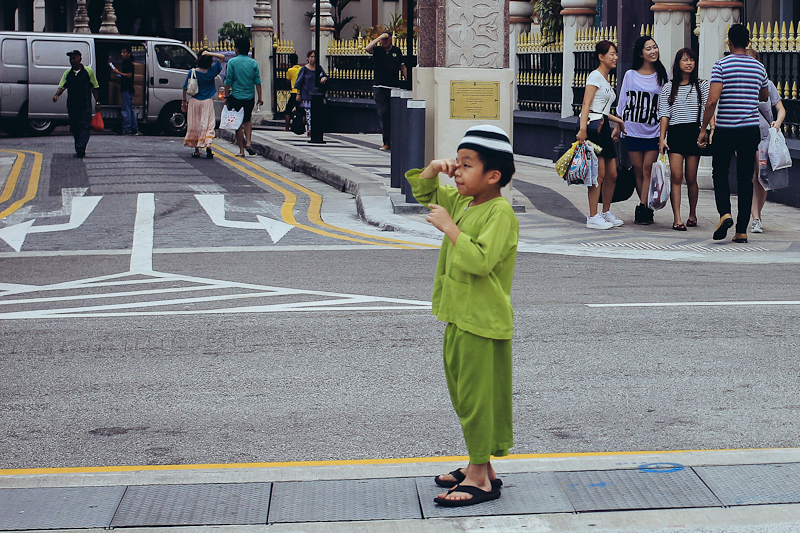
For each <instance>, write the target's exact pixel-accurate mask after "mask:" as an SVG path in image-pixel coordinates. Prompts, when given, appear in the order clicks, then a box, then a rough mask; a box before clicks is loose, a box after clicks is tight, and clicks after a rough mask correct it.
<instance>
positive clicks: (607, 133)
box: [578, 117, 617, 159]
mask: <svg viewBox="0 0 800 533" xmlns="http://www.w3.org/2000/svg"><path fill="white" fill-rule="evenodd" d="M602 120H603V125H602V126H600V131H599V132H598V131H597V126H598V124H599V123H600V120H599V119H598V120H591V121H589V124H588V125H587V127H586V136H587V138H588V139H589V140H590V141H592V143H594V144H596V145H597V146H599V147H600V148H602V149H603V151H602V152H600V155H599V156H598V157H602V158H604V159H614V158H615V157H617V150H616V149H615V148H614V141H612V140H611V126H610V125H609V122H611V121H610V120H608V117H604V118H603V119H602ZM578 126H579V127H580V117H578Z"/></svg>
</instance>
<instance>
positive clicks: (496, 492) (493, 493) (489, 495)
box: [433, 485, 500, 507]
mask: <svg viewBox="0 0 800 533" xmlns="http://www.w3.org/2000/svg"><path fill="white" fill-rule="evenodd" d="M453 492H463V493H465V494H471V495H472V498H469V499H467V500H448V499H446V498H440V497H438V496H437V497H436V498H434V499H433V501H434V502H435V503H438V504H439V505H441V506H442V507H465V506H467V505H476V504H479V503H483V502H488V501H491V500H496V499H497V498H499V497H500V489H492V490H490V491H489V492H486V491H485V490H481V489H479V488H478V487H472V486H470V485H464V486H463V487H462V486H461V485H456V486H455V487H453V488H452V489H450V490H448V491H447V494H451V493H453Z"/></svg>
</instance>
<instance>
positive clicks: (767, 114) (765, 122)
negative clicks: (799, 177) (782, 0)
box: [745, 48, 786, 233]
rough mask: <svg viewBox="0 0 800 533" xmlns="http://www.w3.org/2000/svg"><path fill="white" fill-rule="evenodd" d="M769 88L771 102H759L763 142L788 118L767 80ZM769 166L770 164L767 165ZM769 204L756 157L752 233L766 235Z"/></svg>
mask: <svg viewBox="0 0 800 533" xmlns="http://www.w3.org/2000/svg"><path fill="white" fill-rule="evenodd" d="M745 53H746V54H747V55H749V56H750V57H752V58H754V59H758V52H756V51H755V50H753V49H752V48H748V49H747V50H745ZM767 86H768V88H769V100H767V101H766V102H758V129H759V131H760V132H761V140H762V141H763V140H764V139H767V138H769V130H770V128H775V129H776V130H780V129H781V124H783V120H784V119H785V118H786V108H785V107H783V102H781V95H780V93H778V89H777V88H775V84H774V83H772V80H767ZM773 107H774V108H775V110H776V111H778V116H777V117H773V116H772V108H773ZM767 164H769V163H767ZM766 202H767V191H766V190H764V186H763V185H761V181H760V180H759V179H758V157H757V156H756V169H755V173H754V174H753V203H752V204H751V207H750V215H751V216H752V217H753V223H752V225H751V226H750V232H751V233H764V226H763V225H762V223H761V210H762V209H763V208H764V204H765V203H766Z"/></svg>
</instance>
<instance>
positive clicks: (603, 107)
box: [575, 41, 623, 229]
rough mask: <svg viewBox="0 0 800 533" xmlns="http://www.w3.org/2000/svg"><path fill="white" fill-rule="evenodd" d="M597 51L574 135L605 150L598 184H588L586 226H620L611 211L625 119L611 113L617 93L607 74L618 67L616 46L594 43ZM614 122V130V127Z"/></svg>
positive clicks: (587, 80) (597, 227)
mask: <svg viewBox="0 0 800 533" xmlns="http://www.w3.org/2000/svg"><path fill="white" fill-rule="evenodd" d="M594 50H595V54H596V55H597V59H598V61H599V62H600V64H599V65H598V67H597V69H595V70H593V71H592V72H591V73H590V74H589V76H588V77H587V78H586V89H585V92H584V93H583V106H582V107H581V115H580V119H579V126H578V134H577V135H576V136H575V138H576V139H577V140H578V141H580V142H583V141H585V140H587V139H588V140H589V141H591V142H592V143H593V144H596V145H597V146H599V147H600V148H602V149H603V151H602V152H600V155H599V156H598V157H597V185H596V186H595V185H592V186H590V187H589V191H588V195H589V216H588V218H587V219H586V227H587V228H590V229H609V228H612V227H615V226H621V225H622V224H623V222H622V220H620V219H619V218H617V217H616V216H614V213H612V212H611V200H612V198H613V197H614V188H615V187H616V186H617V162H616V157H617V152H616V150H615V149H614V142H615V141H616V140H618V139H619V134H620V130H621V128H622V127H623V122H622V119H620V118H619V117H617V116H614V115H612V113H611V104H613V103H614V99H615V98H616V96H617V95H616V93H615V92H614V88H613V87H611V83H609V81H608V74H609V72H610V71H611V70H612V69H615V68H617V47H616V46H614V43H612V42H610V41H600V42H598V43H597V44H596V45H595V48H594ZM611 122H614V129H613V131H612V129H611ZM601 190H602V193H603V211H602V212H600V213H598V209H597V204H598V202H599V201H600V192H601Z"/></svg>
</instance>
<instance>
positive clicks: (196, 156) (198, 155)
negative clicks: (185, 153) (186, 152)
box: [192, 153, 200, 159]
mask: <svg viewBox="0 0 800 533" xmlns="http://www.w3.org/2000/svg"><path fill="white" fill-rule="evenodd" d="M192 157H194V158H195V159H197V158H198V157H200V153H196V154H192Z"/></svg>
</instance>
